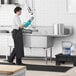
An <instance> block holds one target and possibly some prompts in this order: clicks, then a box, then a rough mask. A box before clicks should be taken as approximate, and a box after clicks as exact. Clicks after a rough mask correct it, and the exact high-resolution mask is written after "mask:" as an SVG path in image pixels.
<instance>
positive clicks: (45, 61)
mask: <svg viewBox="0 0 76 76" xmlns="http://www.w3.org/2000/svg"><path fill="white" fill-rule="evenodd" d="M45 52H46V56H45V62H46V64H47V49H45Z"/></svg>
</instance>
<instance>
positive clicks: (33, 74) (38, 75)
mask: <svg viewBox="0 0 76 76" xmlns="http://www.w3.org/2000/svg"><path fill="white" fill-rule="evenodd" d="M3 60H4V59H0V61H3ZM14 62H15V61H14ZM22 62H23V63H25V64H35V65H36V64H37V65H55V61H52V62H51V61H48V64H46V63H45V61H41V60H23V61H22ZM60 66H67V67H68V66H73V65H72V64H61V65H60ZM26 76H63V73H56V72H44V71H32V70H30V71H28V70H26Z"/></svg>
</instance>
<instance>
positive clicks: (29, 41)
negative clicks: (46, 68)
mask: <svg viewBox="0 0 76 76" xmlns="http://www.w3.org/2000/svg"><path fill="white" fill-rule="evenodd" d="M67 36H69V35H54V34H51V35H47V34H38V33H32V34H26V33H23V40H24V47H28V48H30V49H31V48H43V49H44V50H45V52H46V57H45V60H46V64H47V58H48V57H47V49H48V48H50V60H52V47H53V40H54V38H60V37H67Z"/></svg>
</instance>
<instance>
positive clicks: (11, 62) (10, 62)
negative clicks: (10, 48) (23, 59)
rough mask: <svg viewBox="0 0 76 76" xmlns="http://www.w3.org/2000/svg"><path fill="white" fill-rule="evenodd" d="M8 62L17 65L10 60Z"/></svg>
mask: <svg viewBox="0 0 76 76" xmlns="http://www.w3.org/2000/svg"><path fill="white" fill-rule="evenodd" d="M7 61H8V62H9V64H15V63H13V61H10V60H7Z"/></svg>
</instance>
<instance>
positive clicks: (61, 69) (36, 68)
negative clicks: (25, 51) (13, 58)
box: [0, 63, 73, 72]
mask: <svg viewBox="0 0 76 76" xmlns="http://www.w3.org/2000/svg"><path fill="white" fill-rule="evenodd" d="M0 64H4V65H16V64H8V63H0ZM18 66H19V65H18ZM23 66H26V67H27V70H32V71H51V72H67V71H68V70H70V69H71V68H73V67H65V66H52V65H51V66H50V65H48V66H47V65H33V64H23Z"/></svg>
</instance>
